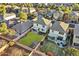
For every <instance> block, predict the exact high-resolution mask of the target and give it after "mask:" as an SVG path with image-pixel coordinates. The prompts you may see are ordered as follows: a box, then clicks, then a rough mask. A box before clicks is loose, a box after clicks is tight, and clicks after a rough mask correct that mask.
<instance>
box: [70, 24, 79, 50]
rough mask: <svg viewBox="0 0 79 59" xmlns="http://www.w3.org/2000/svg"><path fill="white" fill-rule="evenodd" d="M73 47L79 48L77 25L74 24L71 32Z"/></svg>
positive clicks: (78, 28)
mask: <svg viewBox="0 0 79 59" xmlns="http://www.w3.org/2000/svg"><path fill="white" fill-rule="evenodd" d="M72 45H73V46H74V47H77V48H78V47H79V24H75V28H74V32H73V44H72Z"/></svg>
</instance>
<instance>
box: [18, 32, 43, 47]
mask: <svg viewBox="0 0 79 59" xmlns="http://www.w3.org/2000/svg"><path fill="white" fill-rule="evenodd" d="M42 39H43V35H39V34H37V33H34V32H29V33H28V34H27V35H25V36H24V37H22V38H21V39H20V40H19V42H20V43H21V44H24V45H27V46H30V47H32V46H34V45H37V44H38V42H40V41H41V40H42Z"/></svg>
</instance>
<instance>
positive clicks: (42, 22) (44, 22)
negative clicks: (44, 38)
mask: <svg viewBox="0 0 79 59" xmlns="http://www.w3.org/2000/svg"><path fill="white" fill-rule="evenodd" d="M33 22H34V23H33V27H32V28H33V31H35V32H38V33H46V32H47V30H48V27H49V26H50V24H51V21H50V20H48V19H45V18H43V17H42V16H41V15H39V16H38V17H36V18H35V19H33Z"/></svg>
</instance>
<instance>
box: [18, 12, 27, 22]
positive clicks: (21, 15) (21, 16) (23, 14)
mask: <svg viewBox="0 0 79 59" xmlns="http://www.w3.org/2000/svg"><path fill="white" fill-rule="evenodd" d="M19 18H20V21H21V22H23V21H26V20H27V14H26V13H24V12H22V11H21V12H20V13H19Z"/></svg>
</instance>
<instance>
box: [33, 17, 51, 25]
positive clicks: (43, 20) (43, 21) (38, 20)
mask: <svg viewBox="0 0 79 59" xmlns="http://www.w3.org/2000/svg"><path fill="white" fill-rule="evenodd" d="M33 21H34V22H35V23H38V24H42V25H49V24H50V23H51V21H50V20H48V19H46V18H44V17H42V16H39V17H36V18H35V19H33Z"/></svg>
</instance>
